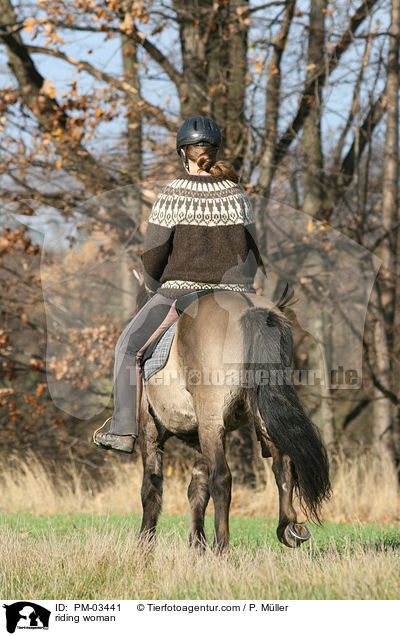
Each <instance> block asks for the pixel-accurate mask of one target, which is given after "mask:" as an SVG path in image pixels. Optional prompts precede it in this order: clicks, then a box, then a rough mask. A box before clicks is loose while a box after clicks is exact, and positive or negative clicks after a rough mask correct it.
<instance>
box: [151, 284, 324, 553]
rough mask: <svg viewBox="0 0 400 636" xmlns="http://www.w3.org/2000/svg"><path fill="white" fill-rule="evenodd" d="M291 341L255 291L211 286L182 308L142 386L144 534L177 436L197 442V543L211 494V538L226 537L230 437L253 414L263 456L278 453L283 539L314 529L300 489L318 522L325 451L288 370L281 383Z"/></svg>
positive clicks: (219, 543) (217, 544) (192, 492)
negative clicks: (166, 451)
mask: <svg viewBox="0 0 400 636" xmlns="http://www.w3.org/2000/svg"><path fill="white" fill-rule="evenodd" d="M292 349H293V341H292V334H291V329H290V323H289V320H288V319H287V317H286V316H285V315H284V313H282V311H280V309H279V308H278V307H276V306H274V305H273V303H272V302H270V301H268V300H267V299H265V298H263V297H259V296H256V295H255V294H248V295H244V294H238V293H233V292H218V293H216V294H209V295H206V296H203V297H200V298H199V299H198V301H196V302H195V303H193V304H192V305H190V307H189V308H188V309H187V310H186V311H185V312H184V313H183V314H182V315H181V316H180V318H179V320H178V324H177V328H176V333H175V339H174V342H173V345H172V348H171V351H170V355H169V359H168V362H167V364H166V366H165V367H164V369H163V370H162V371H160V372H158V373H157V374H156V375H154V376H153V378H152V379H151V380H150V381H149V382H148V383H147V384H146V385H145V387H144V392H143V398H142V405H141V415H140V421H141V423H140V434H139V442H140V448H141V453H142V460H143V467H144V473H143V485H142V504H143V520H142V527H141V537H142V538H144V537H147V538H152V537H153V536H154V534H155V530H156V524H157V519H158V516H159V514H160V511H161V503H162V491H163V448H164V444H165V442H166V441H167V439H168V438H169V437H171V436H173V435H176V436H177V437H179V438H180V439H182V440H184V441H185V442H186V443H187V444H189V445H190V446H191V447H192V448H193V449H194V451H195V463H194V467H193V472H192V478H191V482H190V485H189V488H188V498H189V504H190V512H191V533H190V543H191V545H195V546H198V547H205V545H206V535H205V531H204V515H205V510H206V507H207V504H208V502H209V499H210V497H211V498H212V499H213V503H214V512H215V516H214V519H215V530H214V542H213V546H214V548H215V549H216V550H217V551H221V550H223V549H224V548H226V547H227V546H228V543H229V506H230V501H231V484H232V478H231V473H230V470H229V466H228V464H227V461H226V457H225V438H226V434H227V433H228V432H229V431H232V430H235V429H238V428H240V427H241V426H244V425H246V424H249V423H250V424H251V425H253V426H254V427H255V430H256V433H257V437H258V440H259V441H260V443H261V448H262V454H263V456H264V457H272V462H273V464H272V468H273V472H274V475H275V479H276V483H277V486H278V492H279V523H278V527H277V536H278V539H279V540H280V541H281V542H282V543H284V544H285V545H287V546H289V547H296V546H298V545H300V544H301V543H302V542H303V541H304V540H307V539H308V538H309V536H310V534H309V531H308V529H307V528H306V527H305V526H304V525H302V524H299V523H297V515H296V510H295V508H294V506H293V491H294V490H296V491H297V494H298V496H299V501H300V504H301V506H302V509H303V510H304V511H305V512H306V514H307V516H308V517H309V518H311V519H314V520H317V521H319V519H320V509H321V505H322V503H323V501H324V500H325V499H326V498H328V497H329V494H330V483H329V471H328V459H327V455H326V452H325V449H324V446H323V444H322V441H321V438H320V435H319V433H318V431H317V429H316V427H315V426H314V425H313V423H312V422H311V420H310V419H309V417H308V416H307V414H306V412H305V410H304V409H303V407H302V405H301V403H300V400H299V398H298V396H297V394H296V391H295V389H294V387H293V386H292V385H291V384H290V382H288V375H287V371H286V375H285V376H284V377H283V382H282V373H283V372H284V370H285V369H286V370H288V369H290V365H291V361H292ZM279 373H280V376H279ZM273 377H275V381H272V380H273Z"/></svg>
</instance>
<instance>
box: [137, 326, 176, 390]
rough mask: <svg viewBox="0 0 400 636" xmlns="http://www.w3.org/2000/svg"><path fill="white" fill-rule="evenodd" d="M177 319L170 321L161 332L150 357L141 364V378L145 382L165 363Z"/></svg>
mask: <svg viewBox="0 0 400 636" xmlns="http://www.w3.org/2000/svg"><path fill="white" fill-rule="evenodd" d="M176 323H177V321H176V320H175V322H173V323H172V325H171V326H170V327H168V329H167V330H166V331H165V332H164V333H163V335H162V336H161V338H160V340H159V341H158V343H157V345H156V347H155V349H154V351H153V353H152V354H151V357H150V358H148V359H147V360H146V361H145V363H144V365H143V378H144V381H145V382H147V380H149V379H150V378H151V376H152V375H154V374H155V373H157V372H158V371H161V369H163V368H164V367H165V365H166V364H167V360H168V356H169V352H170V349H171V346H172V342H173V340H174V335H175V328H176Z"/></svg>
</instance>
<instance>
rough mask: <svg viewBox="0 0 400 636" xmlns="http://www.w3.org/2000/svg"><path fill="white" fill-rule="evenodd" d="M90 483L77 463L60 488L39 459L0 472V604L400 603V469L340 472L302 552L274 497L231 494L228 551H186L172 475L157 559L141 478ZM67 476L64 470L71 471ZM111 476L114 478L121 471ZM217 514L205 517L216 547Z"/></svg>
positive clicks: (184, 478) (363, 462)
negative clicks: (148, 534) (149, 539)
mask: <svg viewBox="0 0 400 636" xmlns="http://www.w3.org/2000/svg"><path fill="white" fill-rule="evenodd" d="M111 467H112V470H111V471H110V470H109V471H108V473H107V474H108V477H107V479H104V480H102V481H101V483H93V482H90V481H87V479H86V478H83V476H82V474H81V473H80V472H79V471H77V470H76V467H75V466H74V465H73V464H71V466H70V467H69V469H68V471H69V474H68V478H66V475H65V472H64V473H62V472H60V473H59V474H58V475H57V476H56V477H57V478H56V480H55V481H54V479H53V478H51V477H50V475H49V473H48V471H47V470H46V469H45V467H44V466H43V465H42V464H41V463H40V462H38V461H37V460H36V459H35V458H34V457H30V458H26V460H25V461H24V462H20V463H18V462H13V463H10V464H9V465H8V466H7V467H6V468H5V469H4V470H3V473H1V474H0V560H1V564H2V567H1V572H0V598H2V599H17V598H33V599H71V598H73V599H398V598H399V589H400V558H399V557H400V523H399V521H400V509H399V492H398V482H397V477H396V475H395V473H394V471H393V470H391V469H390V468H388V467H385V466H381V465H380V464H379V462H376V461H375V460H374V459H372V458H369V457H367V456H361V457H360V458H359V459H358V460H357V461H354V462H346V461H341V462H338V463H337V465H336V466H335V473H334V479H333V490H334V496H333V498H332V500H331V501H330V502H329V503H328V504H327V505H326V506H325V508H324V511H323V519H324V524H323V526H322V527H318V526H315V525H312V524H310V529H311V530H312V533H313V537H312V540H311V541H310V542H309V543H307V544H304V545H303V546H302V547H301V548H299V549H297V550H291V549H289V548H285V547H284V546H282V545H281V544H280V543H279V542H278V540H277V538H276V534H275V530H276V525H277V513H278V511H277V491H276V485H275V481H274V479H273V476H272V474H271V469H270V467H269V466H268V464H267V465H266V484H263V485H260V488H258V489H257V490H256V491H255V490H249V489H245V488H240V487H235V484H234V486H233V499H232V515H231V524H230V528H231V547H230V550H229V552H228V553H227V554H226V555H223V556H216V555H215V554H213V553H212V552H211V550H209V551H207V552H206V553H205V554H204V555H202V556H201V555H199V554H197V553H196V552H195V551H194V550H191V549H189V548H188V535H189V518H188V504H187V499H186V489H187V484H188V481H189V475H188V474H187V472H185V471H182V470H180V469H178V468H176V467H172V466H166V467H165V476H166V477H165V497H164V507H163V514H162V515H161V518H160V522H159V526H158V538H157V542H156V544H155V546H154V547H153V548H152V549H149V548H147V549H146V548H144V547H143V546H140V544H139V543H138V542H137V534H138V530H139V527H140V520H141V514H140V511H141V504H140V482H141V468H140V467H139V466H137V465H135V464H119V463H118V462H116V463H115V464H112V465H111ZM63 470H64V469H63ZM113 471H114V472H113ZM212 512H213V510H212V505H210V506H209V511H208V515H207V517H206V529H207V533H208V537H209V539H211V537H212V524H213V518H212Z"/></svg>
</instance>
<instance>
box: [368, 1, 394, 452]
mask: <svg viewBox="0 0 400 636" xmlns="http://www.w3.org/2000/svg"><path fill="white" fill-rule="evenodd" d="M399 40H400V0H392V23H391V27H390V39H389V54H388V64H387V79H386V94H385V99H386V116H387V123H386V140H385V152H384V165H383V187H382V226H383V231H384V234H385V239H384V240H383V241H382V244H381V247H380V250H379V256H380V258H381V259H382V278H381V284H380V301H381V303H380V307H379V309H380V310H381V315H380V317H378V322H377V324H376V329H375V350H376V360H377V369H378V372H379V380H380V382H381V384H382V385H384V386H385V387H388V388H390V389H392V390H393V393H395V394H397V395H398V394H399V385H398V382H399V379H400V371H399V363H398V361H397V362H396V361H395V360H393V363H391V360H392V353H393V351H394V352H396V353H397V354H398V352H399V350H400V338H399V334H398V331H399V320H400V315H399V306H400V302H399V293H400V282H399V278H398V276H397V277H396V268H398V267H399V264H398V260H399V254H398V252H397V256H396V249H397V247H398V244H399V243H400V239H399V228H398V227H397V225H398V223H399V219H400V217H399V192H398V188H399V185H398V184H399ZM396 260H397V263H396ZM395 307H396V311H395ZM379 318H380V320H379ZM379 393H380V392H379V391H378V394H379ZM377 397H379V398H380V399H378V401H377V402H376V405H377V407H376V409H377V411H378V415H379V419H378V418H377V419H376V427H377V430H376V434H375V435H374V440H375V448H376V451H377V452H378V453H385V454H387V455H393V454H395V455H396V454H397V453H398V452H399V423H398V419H397V417H396V410H395V408H394V406H393V403H392V402H391V400H389V399H388V398H387V397H384V396H382V394H381V393H380V395H377ZM383 435H385V437H383ZM394 451H395V452H394ZM397 459H398V457H397Z"/></svg>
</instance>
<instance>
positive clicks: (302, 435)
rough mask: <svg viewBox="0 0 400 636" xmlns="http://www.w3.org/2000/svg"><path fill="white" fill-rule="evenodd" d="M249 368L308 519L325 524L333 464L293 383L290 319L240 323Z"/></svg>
mask: <svg viewBox="0 0 400 636" xmlns="http://www.w3.org/2000/svg"><path fill="white" fill-rule="evenodd" d="M241 327H242V331H243V338H244V355H245V358H244V366H245V369H246V370H251V371H252V374H251V376H250V377H251V378H253V377H254V380H255V383H254V386H255V388H254V389H251V388H250V389H249V390H250V391H254V397H255V399H256V403H257V406H258V410H259V413H260V415H261V417H262V419H263V421H264V424H265V427H266V430H267V434H268V437H269V438H270V439H271V441H272V442H273V443H274V444H275V446H276V447H277V448H278V449H279V450H280V451H281V452H283V453H285V454H286V455H288V456H289V457H290V459H291V460H292V464H293V467H294V471H293V472H294V480H295V488H296V491H297V494H298V496H299V499H300V505H301V507H302V509H303V511H304V512H305V513H306V514H307V516H308V517H309V518H311V519H314V520H315V521H317V522H319V521H320V509H321V504H322V503H323V501H324V500H325V499H328V498H329V496H330V492H331V487H330V481H329V463H328V457H327V453H326V450H325V448H324V445H323V443H322V440H321V436H320V434H319V432H318V429H317V428H316V427H315V425H314V424H313V423H312V422H311V420H310V418H309V417H308V416H307V414H306V412H305V410H304V408H303V406H302V404H301V402H300V400H299V397H298V395H297V393H296V391H295V389H294V387H293V385H292V384H291V383H290V367H291V362H292V354H293V339H292V333H291V329H290V325H289V322H288V320H287V319H286V317H285V316H284V315H283V314H281V313H280V312H279V313H278V312H277V311H275V310H271V311H269V310H267V309H260V308H254V309H249V310H248V311H247V312H246V313H245V314H244V315H243V316H242V318H241Z"/></svg>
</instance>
